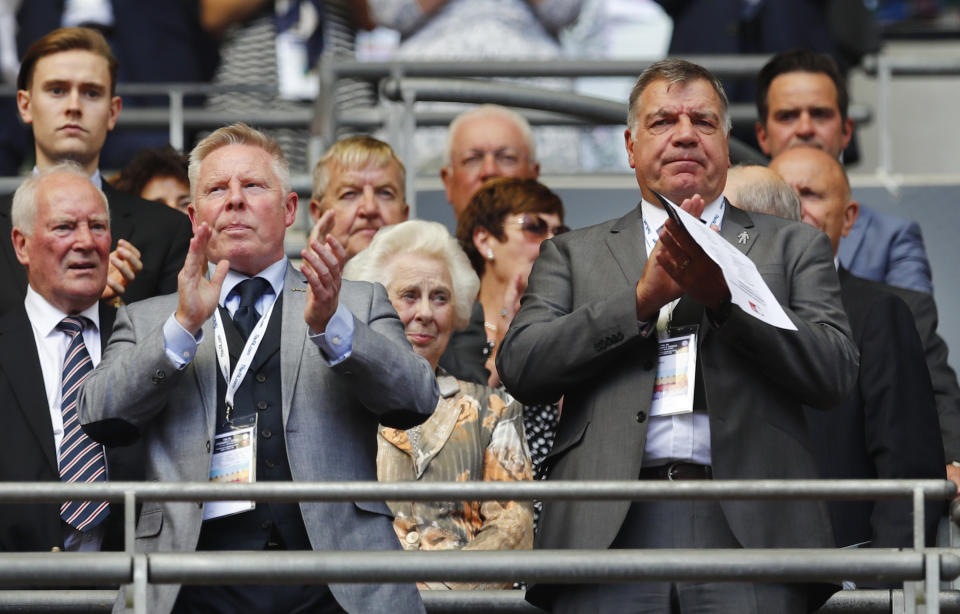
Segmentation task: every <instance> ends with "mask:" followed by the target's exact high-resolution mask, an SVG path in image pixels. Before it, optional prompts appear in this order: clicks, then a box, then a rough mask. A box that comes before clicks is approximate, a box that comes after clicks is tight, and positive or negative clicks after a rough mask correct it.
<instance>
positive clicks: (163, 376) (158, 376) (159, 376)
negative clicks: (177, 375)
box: [155, 369, 167, 379]
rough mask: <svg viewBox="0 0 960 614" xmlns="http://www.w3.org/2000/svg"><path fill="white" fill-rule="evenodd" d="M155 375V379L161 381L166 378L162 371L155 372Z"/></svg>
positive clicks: (164, 372)
mask: <svg viewBox="0 0 960 614" xmlns="http://www.w3.org/2000/svg"><path fill="white" fill-rule="evenodd" d="M155 375H156V376H157V379H163V378H165V377H166V376H167V373H166V371H164V370H163V369H157V372H156V374H155Z"/></svg>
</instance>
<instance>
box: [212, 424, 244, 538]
mask: <svg viewBox="0 0 960 614" xmlns="http://www.w3.org/2000/svg"><path fill="white" fill-rule="evenodd" d="M256 428H257V427H256V424H254V425H253V426H249V427H244V428H236V429H230V430H227V431H225V432H223V433H217V435H216V436H215V437H214V438H213V457H212V458H211V460H210V481H211V482H218V483H237V484H251V483H253V482H254V481H256V472H257V465H256V458H257V453H256V452H257V436H256V432H257V431H256ZM254 507H256V504H255V503H254V502H253V501H207V502H206V503H205V504H204V506H203V519H204V520H210V519H211V518H220V517H221V516H230V515H232V514H239V513H241V512H248V511H250V510H252V509H253V508H254Z"/></svg>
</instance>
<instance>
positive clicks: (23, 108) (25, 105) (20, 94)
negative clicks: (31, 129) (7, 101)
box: [17, 90, 33, 124]
mask: <svg viewBox="0 0 960 614" xmlns="http://www.w3.org/2000/svg"><path fill="white" fill-rule="evenodd" d="M30 102H31V99H30V92H28V91H27V90H17V111H18V112H19V113H20V119H21V120H23V123H24V124H31V123H33V114H32V113H31V111H30Z"/></svg>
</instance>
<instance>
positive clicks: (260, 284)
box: [233, 277, 270, 339]
mask: <svg viewBox="0 0 960 614" xmlns="http://www.w3.org/2000/svg"><path fill="white" fill-rule="evenodd" d="M269 287H270V284H269V282H267V280H266V279H264V278H262V277H251V278H250V279H245V280H243V281H241V282H240V283H239V284H237V287H236V288H234V289H233V292H236V293H237V294H239V295H240V306H239V307H237V310H236V311H235V312H233V323H234V324H236V325H237V330H239V331H240V334H241V335H243V338H244V339H246V338H247V337H249V336H250V332H251V331H252V330H253V328H254V327H255V326H256V325H257V322H259V321H260V314H259V313H257V309H256V304H257V299H259V298H260V296H261V295H262V294H263V293H264V292H266V291H267V288H269Z"/></svg>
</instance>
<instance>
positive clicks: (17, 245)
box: [10, 227, 30, 266]
mask: <svg viewBox="0 0 960 614" xmlns="http://www.w3.org/2000/svg"><path fill="white" fill-rule="evenodd" d="M10 240H11V241H12V242H13V251H14V252H15V253H16V254H17V260H19V261H20V264H22V265H23V266H30V257H29V256H28V255H27V241H28V240H29V237H28V236H27V235H25V234H23V231H21V230H20V229H19V228H16V227H14V229H13V230H12V231H10Z"/></svg>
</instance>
